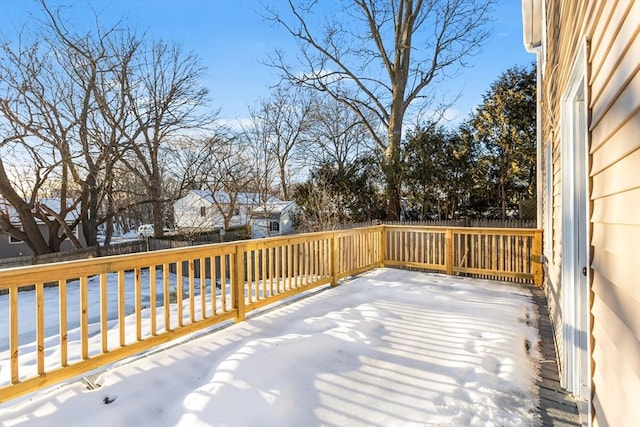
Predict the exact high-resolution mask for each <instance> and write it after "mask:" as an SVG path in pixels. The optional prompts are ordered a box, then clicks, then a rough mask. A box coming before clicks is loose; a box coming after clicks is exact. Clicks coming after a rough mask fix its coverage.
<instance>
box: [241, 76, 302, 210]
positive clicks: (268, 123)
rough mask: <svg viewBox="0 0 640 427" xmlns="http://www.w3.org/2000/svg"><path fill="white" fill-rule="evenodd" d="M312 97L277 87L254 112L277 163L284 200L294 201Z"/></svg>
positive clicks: (298, 90) (293, 89) (297, 88)
mask: <svg viewBox="0 0 640 427" xmlns="http://www.w3.org/2000/svg"><path fill="white" fill-rule="evenodd" d="M310 95H311V94H310V92H308V91H304V90H301V88H299V87H291V86H289V87H284V86H282V85H281V86H277V87H276V88H275V90H274V92H273V93H272V95H271V97H270V98H269V99H266V100H261V101H260V103H259V107H258V108H257V109H255V110H253V111H252V112H251V115H252V117H253V118H255V119H256V120H260V121H261V126H262V131H263V133H264V135H262V138H264V141H265V142H266V143H267V149H268V150H269V151H270V153H271V154H272V156H273V158H274V159H275V161H276V163H277V168H278V175H279V180H280V197H282V199H283V200H289V199H290V194H289V184H290V182H291V179H292V177H293V176H294V175H295V174H296V172H297V169H298V166H299V165H300V161H301V160H302V158H301V156H302V155H303V153H301V152H300V151H301V148H302V145H303V143H304V141H305V133H306V131H307V128H308V126H309V116H310V114H311V112H312V107H313V104H314V103H313V98H312V97H311V96H310Z"/></svg>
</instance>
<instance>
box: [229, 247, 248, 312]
mask: <svg viewBox="0 0 640 427" xmlns="http://www.w3.org/2000/svg"><path fill="white" fill-rule="evenodd" d="M244 272H245V271H244V246H243V245H236V253H235V268H234V269H233V280H232V281H231V286H232V294H233V308H234V309H235V310H236V317H235V319H234V320H233V321H234V322H235V323H238V322H242V321H244V320H245V318H246V311H245V307H244V281H245V279H244V277H245V276H244Z"/></svg>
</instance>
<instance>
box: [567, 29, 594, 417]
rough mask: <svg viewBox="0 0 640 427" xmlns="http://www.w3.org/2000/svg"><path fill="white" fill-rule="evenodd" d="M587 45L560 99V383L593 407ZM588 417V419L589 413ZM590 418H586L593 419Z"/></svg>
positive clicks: (581, 48)
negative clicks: (561, 348)
mask: <svg viewBox="0 0 640 427" xmlns="http://www.w3.org/2000/svg"><path fill="white" fill-rule="evenodd" d="M588 94H589V92H588V85H587V42H586V40H585V41H584V42H583V43H582V45H581V47H580V49H579V50H578V54H577V56H576V58H575V61H574V63H573V66H572V70H571V74H570V78H569V81H568V84H567V86H566V89H565V91H564V93H563V96H562V98H561V110H560V111H561V112H560V114H561V115H560V117H561V132H562V133H561V137H562V139H561V144H562V145H561V151H560V153H561V158H562V163H561V164H562V268H561V280H562V281H561V286H562V318H563V319H562V322H563V343H562V345H563V351H562V355H563V372H562V382H563V386H565V387H566V388H567V389H568V390H569V391H571V392H572V393H573V394H574V395H575V396H576V398H577V399H578V400H581V401H582V402H584V403H586V404H587V411H588V410H589V409H588V408H590V407H591V401H590V395H591V393H590V389H591V363H590V359H591V342H590V336H591V324H590V316H589V313H590V301H589V284H590V279H591V277H590V260H589V254H590V245H591V242H590V225H589V216H590V212H589V195H590V188H589V114H588V110H589V109H588V105H589V103H588ZM587 415H588V414H587ZM589 418H590V417H588V418H587V419H589Z"/></svg>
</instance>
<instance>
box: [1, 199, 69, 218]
mask: <svg viewBox="0 0 640 427" xmlns="http://www.w3.org/2000/svg"><path fill="white" fill-rule="evenodd" d="M73 202H74V201H73V200H72V199H67V205H68V206H69V205H72V204H73ZM37 203H40V204H41V205H44V206H46V207H48V208H49V209H51V210H52V211H54V212H60V199H54V198H42V199H38V201H37ZM0 211H3V212H7V213H8V214H9V221H10V222H11V223H12V224H20V217H19V216H18V212H17V211H16V209H15V208H14V207H13V205H11V204H10V203H9V202H7V201H6V200H5V199H4V198H2V197H0ZM79 216H80V207H79V206H76V207H75V209H72V210H70V211H68V212H67V214H66V216H65V221H66V222H67V223H71V222H73V221H75V220H76V219H77V218H78V217H79ZM36 222H37V223H38V224H42V221H41V220H39V219H37V218H36Z"/></svg>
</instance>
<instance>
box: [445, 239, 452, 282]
mask: <svg viewBox="0 0 640 427" xmlns="http://www.w3.org/2000/svg"><path fill="white" fill-rule="evenodd" d="M444 267H445V271H446V273H447V274H453V230H452V229H450V228H447V229H446V230H445V232H444Z"/></svg>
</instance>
